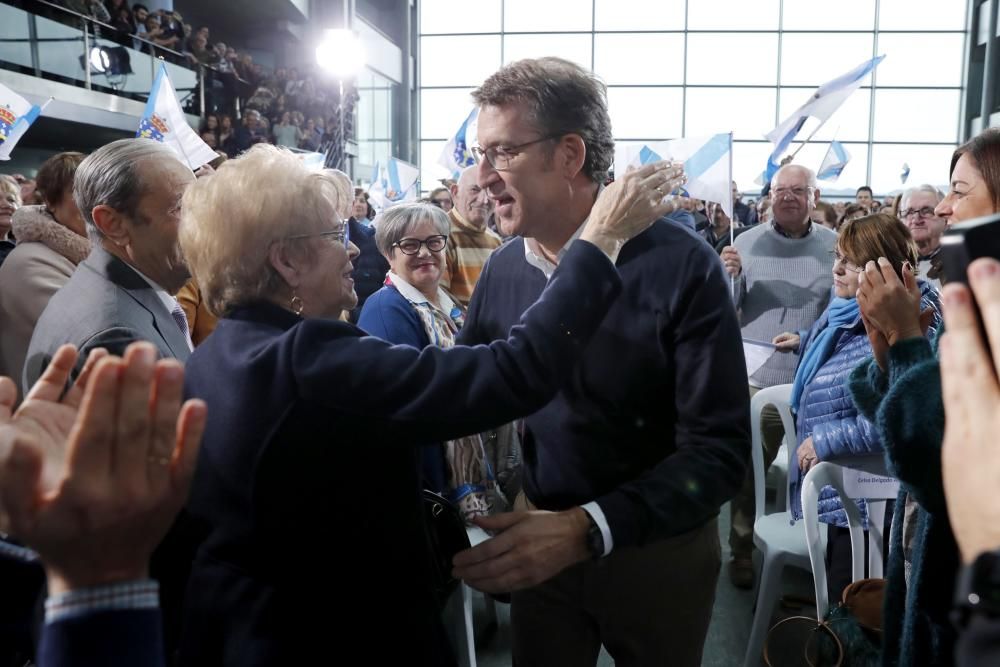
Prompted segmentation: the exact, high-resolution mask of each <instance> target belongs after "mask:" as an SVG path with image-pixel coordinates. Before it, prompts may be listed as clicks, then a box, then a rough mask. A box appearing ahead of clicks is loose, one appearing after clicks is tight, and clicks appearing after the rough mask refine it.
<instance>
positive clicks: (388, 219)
mask: <svg viewBox="0 0 1000 667" xmlns="http://www.w3.org/2000/svg"><path fill="white" fill-rule="evenodd" d="M424 220H430V221H431V222H432V223H434V227H435V228H436V230H437V233H438V234H441V235H442V236H448V232H449V231H450V230H451V222H450V221H449V220H448V215H447V214H446V213H445V212H444V211H442V210H441V209H439V208H438V207H437V206H432V205H430V204H399V205H397V206H393V207H392V208H388V209H386V210H385V211H383V212H382V214H381V215H380V216H378V217H377V218H376V219H375V222H374V223H373V224H374V225H375V245H376V246H377V247H378V251H379V252H380V253H382V254H383V255H385V256H386V257H389V256H390V255H391V254H392V247H393V244H395V243H399V241H401V240H402V239H405V238H406V235H407V234H409V233H410V232H411V231H412V230H413V228H414V227H416V226H417V225H419V224H420V223H421V222H423V221H424Z"/></svg>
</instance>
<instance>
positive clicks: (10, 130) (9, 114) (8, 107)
mask: <svg viewBox="0 0 1000 667" xmlns="http://www.w3.org/2000/svg"><path fill="white" fill-rule="evenodd" d="M51 101H52V100H51V99H50V100H49V102H51ZM49 102H46V103H45V104H43V105H42V106H38V105H37V104H32V103H31V102H29V101H28V100H26V99H24V98H23V97H21V96H20V95H18V94H17V93H15V92H14V91H13V90H11V89H10V88H8V87H7V86H4V85H2V84H0V160H9V159H10V152H11V151H12V150H14V146H16V145H17V142H18V141H20V139H21V137H23V136H24V133H25V132H27V131H28V128H29V127H31V124H32V123H34V122H35V119H36V118H38V117H39V116H40V115H41V114H42V109H44V108H45V106H46V105H47V104H48V103H49Z"/></svg>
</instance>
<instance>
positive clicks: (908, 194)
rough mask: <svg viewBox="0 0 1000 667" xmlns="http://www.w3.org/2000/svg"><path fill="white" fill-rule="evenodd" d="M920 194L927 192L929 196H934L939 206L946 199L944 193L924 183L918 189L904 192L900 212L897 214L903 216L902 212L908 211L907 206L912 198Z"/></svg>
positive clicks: (914, 188)
mask: <svg viewBox="0 0 1000 667" xmlns="http://www.w3.org/2000/svg"><path fill="white" fill-rule="evenodd" d="M918 192H926V193H927V194H929V195H934V201H935V202H936V203H937V204H940V203H941V200H942V199H944V193H943V192H941V191H940V190H938V189H937V188H936V187H934V186H933V185H928V184H926V183H924V184H923V185H918V186H916V187H913V188H909V189H907V190H905V191H904V192H903V196H902V198H901V199H900V200H899V211H897V213H900V214H902V211H903V210H905V209H906V204H907V203H908V202H909V201H910V197H912V196H913V195H914V194H916V193H918Z"/></svg>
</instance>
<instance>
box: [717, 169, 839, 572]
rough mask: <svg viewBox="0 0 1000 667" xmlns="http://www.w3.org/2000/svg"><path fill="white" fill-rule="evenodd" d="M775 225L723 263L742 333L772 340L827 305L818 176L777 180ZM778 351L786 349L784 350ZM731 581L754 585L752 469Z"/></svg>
mask: <svg viewBox="0 0 1000 667" xmlns="http://www.w3.org/2000/svg"><path fill="white" fill-rule="evenodd" d="M770 197H771V214H772V218H771V222H770V223H762V224H760V225H757V226H756V227H754V228H753V229H751V230H749V231H747V232H745V233H744V234H741V235H740V236H738V237H737V238H736V242H735V246H727V247H726V248H725V249H723V251H722V261H723V263H724V265H725V267H726V271H728V272H729V275H731V276H733V278H734V279H735V281H736V284H735V290H734V293H733V298H734V300H735V303H736V307H737V308H738V309H739V311H740V319H741V321H742V329H743V337H744V338H746V339H750V340H754V341H758V342H765V343H770V342H772V340H774V338H775V337H776V336H777V335H778V334H780V333H782V332H785V331H801V332H803V333H804V332H805V331H806V330H808V329H809V327H810V326H812V324H813V322H815V321H816V319H817V318H818V317H819V316H820V315H821V314H822V313H823V311H824V309H826V304H827V302H828V301H829V299H830V288H831V287H832V286H833V277H832V275H831V273H830V257H831V254H830V253H831V252H832V251H833V249H834V248H835V247H836V245H837V235H836V234H835V233H834V232H832V231H830V230H829V229H827V228H826V227H823V226H821V225H817V224H813V222H812V220H811V213H812V211H813V209H814V208H815V206H816V202H818V201H819V188H818V187H817V185H816V176H815V174H814V173H813V172H812V171H811V170H809V169H807V168H805V167H802V166H799V165H794V164H789V165H786V166H784V167H782V168H781V169H779V170H778V172H777V173H776V174H775V175H774V177H773V179H772V180H771V195H770ZM779 349H780V348H779ZM797 363H798V356H797V355H793V354H772V355H771V357H770V358H769V359H768V360H767V361H766V362H765V363H764V365H762V366H761V367H760V368H758V369H757V370H756V371H755V372H754V373H753V374H752V375H751V376H750V377H749V383H750V395H751V396H753V395H754V394H756V393H757V392H758V391H760V390H761V389H765V388H767V387H771V386H774V385H778V384H788V383H790V382H792V380H793V379H794V377H795V367H796V365H797ZM761 434H762V436H763V437H762V440H763V444H764V463H765V465H764V467H765V470H766V469H767V466H769V465H771V462H772V461H774V457H775V456H776V455H777V453H778V448H779V447H780V446H781V440H782V437H783V436H784V428H783V427H782V425H781V418H780V417H779V416H778V411H777V410H776V409H775V408H774V407H773V406H767V408H765V409H764V411H763V412H762V413H761ZM730 514H731V517H732V524H731V528H730V531H729V547H730V549H731V550H732V559H731V560H730V562H729V578H730V581H732V583H733V585H734V586H736V587H738V588H751V587H752V586H753V562H752V560H751V555H752V552H753V521H754V493H753V472H752V471H750V472H749V473H748V474H747V476H746V479H745V481H744V483H743V488H742V489H741V491H740V494H739V495H738V496H737V497H736V498H735V499H733V502H732V504H731V505H730Z"/></svg>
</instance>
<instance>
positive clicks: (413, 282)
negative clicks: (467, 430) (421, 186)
mask: <svg viewBox="0 0 1000 667" xmlns="http://www.w3.org/2000/svg"><path fill="white" fill-rule="evenodd" d="M449 229H450V224H449V220H448V216H447V215H445V213H444V212H443V211H442V210H441V209H439V208H437V207H435V206H430V205H428V204H402V205H400V206H394V207H393V208H390V209H388V210H387V211H385V212H384V213H382V215H381V216H380V217H379V222H378V225H377V227H376V232H375V243H376V244H377V245H378V249H379V252H381V253H382V255H383V256H384V257H385V258H386V260H388V262H389V267H390V269H389V274H388V275H387V276H386V278H385V286H384V287H383V288H382V289H380V290H379V291H378V292H376V293H375V294H373V295H372V296H371V297H369V299H368V301H366V302H365V305H364V308H362V310H361V317H360V318H359V319H358V326H359V327H361V328H362V329H364V330H365V331H366V332H368V333H369V334H371V335H372V336H378V337H379V338H382V339H383V340H387V341H389V342H390V343H395V344H397V345H412V346H414V347H417V348H424V347H427V346H428V345H435V346H437V347H444V348H448V347H453V346H454V345H455V337H456V335H457V334H458V330H459V329H461V327H462V323H463V321H464V319H465V308H463V307H462V305H461V304H460V303H459V301H458V300H457V299H455V298H454V297H453V296H452V295H451V294H449V293H448V292H447V291H446V290H445V289H444V288H442V287H441V275H442V273H443V272H444V268H445V256H444V249H445V245H446V244H447V242H448V231H449ZM421 473H422V476H423V484H424V487H425V488H428V489H430V490H432V491H435V492H437V493H441V494H445V495H447V496H448V497H450V499H451V500H452V501H454V502H456V503H457V504H458V505H459V507H460V508H461V509H462V511H463V514H464V515H465V516H466V518H471V517H472V516H475V515H477V514H487V513H488V512H489V509H490V505H491V503H490V499H489V495H488V492H489V491H490V490H491V489H493V488H494V485H493V483H492V480H490V479H489V478H490V474H489V472H488V466H487V464H486V459H485V453H484V450H483V446H482V442H481V441H480V439H479V436H478V435H472V436H467V437H464V438H460V439H458V440H451V441H449V442H447V443H445V444H444V445H428V446H425V447H422V448H421Z"/></svg>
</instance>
